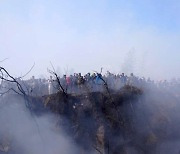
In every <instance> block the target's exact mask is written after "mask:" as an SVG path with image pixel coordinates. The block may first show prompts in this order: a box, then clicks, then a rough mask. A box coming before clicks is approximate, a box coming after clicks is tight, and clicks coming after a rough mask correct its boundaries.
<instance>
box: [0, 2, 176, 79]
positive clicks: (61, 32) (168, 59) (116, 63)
mask: <svg viewBox="0 0 180 154" xmlns="http://www.w3.org/2000/svg"><path fill="white" fill-rule="evenodd" d="M179 14H180V2H179V1H178V0H158V1H157V0H145V1H141V0H91V1H87V0H76V1H74V0H46V1H43V0H26V1H24V0H0V53H1V59H0V60H3V59H4V58H8V60H6V61H4V62H3V63H2V64H1V65H3V66H5V67H6V68H7V69H8V70H9V71H10V72H11V73H12V74H13V75H15V76H20V75H22V74H24V73H26V72H27V71H28V70H29V68H30V67H31V66H32V65H33V63H34V62H35V67H34V69H33V70H32V72H31V74H30V76H31V75H32V74H33V75H35V76H37V77H41V76H43V75H45V76H46V75H47V74H48V73H47V67H50V63H49V62H50V61H51V62H52V63H53V65H54V66H55V67H56V68H57V69H59V70H60V72H61V73H62V74H64V70H68V72H69V73H72V72H82V73H87V72H90V71H93V70H100V68H101V67H103V68H104V72H105V71H106V70H110V71H112V72H114V73H119V72H120V73H121V72H125V73H126V72H127V73H129V72H134V73H135V74H136V75H140V76H145V77H149V76H150V77H152V78H153V79H157V80H161V79H171V78H173V77H178V76H179V75H180V70H179V69H178V68H179V66H180V61H179V58H180V52H179V49H180V44H179V40H180V35H179V34H180V28H179V27H180V17H179ZM129 63H131V65H128V64H129ZM127 65H128V66H129V67H127ZM124 66H126V67H124ZM132 66H133V67H132Z"/></svg>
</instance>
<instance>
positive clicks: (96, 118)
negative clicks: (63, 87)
mask: <svg viewBox="0 0 180 154" xmlns="http://www.w3.org/2000/svg"><path fill="white" fill-rule="evenodd" d="M29 102H30V103H31V111H32V112H33V114H35V115H36V116H42V115H43V114H44V113H48V112H51V113H54V114H56V115H57V116H58V117H59V118H58V120H57V122H56V123H55V127H57V128H58V127H61V128H62V127H63V128H64V130H66V133H67V134H68V135H70V136H72V138H73V140H74V141H75V142H76V144H77V145H78V146H80V147H81V149H82V153H83V151H92V150H95V151H96V153H102V154H156V153H157V154H161V153H162V154H166V152H165V151H167V145H166V143H167V142H171V141H173V142H174V141H178V142H179V139H180V133H179V132H180V131H179V128H180V120H179V118H178V117H179V112H178V111H179V98H177V97H175V96H174V95H172V94H170V93H163V92H160V91H153V92H152V91H151V92H146V93H145V92H144V91H143V90H141V89H138V88H136V87H130V86H125V87H123V88H122V89H121V90H120V91H110V93H106V92H87V93H82V94H78V95H75V94H69V95H64V94H63V93H61V92H59V93H55V94H52V95H47V96H43V97H29ZM167 103H168V105H167ZM178 145H179V144H178ZM168 146H169V144H168ZM171 148H172V149H171ZM173 148H174V147H173V146H169V148H168V150H169V151H168V152H167V153H169V152H173V150H174V151H175V152H179V151H180V148H179V149H177V147H176V148H174V149H173ZM175 152H174V153H175ZM85 153H86V152H84V154H85Z"/></svg>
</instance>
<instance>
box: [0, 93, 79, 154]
mask: <svg viewBox="0 0 180 154" xmlns="http://www.w3.org/2000/svg"><path fill="white" fill-rule="evenodd" d="M56 123H57V117H56V116H55V115H53V114H45V115H42V116H35V115H32V113H30V112H29V110H28V109H27V108H26V107H25V105H24V104H23V100H22V99H20V98H17V96H16V97H13V96H11V97H8V98H3V99H2V98H1V103H0V125H1V127H0V136H1V137H0V153H1V152H8V153H9V154H19V153H24V154H58V153H61V154H75V153H79V149H78V147H77V146H76V144H75V143H74V142H73V140H72V139H71V137H70V136H68V134H66V132H65V131H64V130H63V129H61V128H56V127H55V124H56Z"/></svg>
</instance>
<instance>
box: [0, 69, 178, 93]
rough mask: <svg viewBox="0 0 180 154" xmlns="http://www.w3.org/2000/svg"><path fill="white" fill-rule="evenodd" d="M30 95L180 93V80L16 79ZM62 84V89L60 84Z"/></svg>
mask: <svg viewBox="0 0 180 154" xmlns="http://www.w3.org/2000/svg"><path fill="white" fill-rule="evenodd" d="M16 80H17V81H18V82H19V83H20V84H21V85H22V87H23V89H24V90H25V91H26V93H28V94H29V95H33V96H37V95H39V96H42V95H48V94H49V95H50V94H53V93H56V92H57V91H58V90H62V88H63V89H64V91H65V92H67V93H80V92H83V91H87V90H88V91H102V90H104V86H108V88H109V89H113V90H120V89H121V88H122V87H123V86H125V85H130V86H136V87H138V88H144V87H147V86H148V87H156V88H164V89H168V88H169V89H173V90H178V91H180V80H177V79H174V80H173V81H171V82H170V81H166V80H164V81H159V82H155V81H153V80H151V79H150V78H148V79H146V78H144V77H142V78H140V77H137V76H135V75H134V74H133V73H131V74H130V75H129V76H127V75H125V74H124V73H122V74H113V73H110V72H107V73H106V74H105V75H102V74H101V73H92V74H91V73H87V74H85V75H84V76H83V75H82V74H81V73H74V74H73V75H69V76H67V75H63V76H62V77H58V78H57V77H55V76H50V77H49V79H41V78H39V79H36V78H35V77H34V76H32V78H31V79H29V80H22V79H20V78H19V79H16ZM57 80H59V83H60V84H61V87H60V85H59V83H58V81H57ZM10 88H11V89H14V90H17V91H18V89H17V86H16V84H14V85H12V84H11V83H10V82H7V81H6V82H5V81H3V82H1V84H0V89H1V92H2V91H4V90H3V89H10Z"/></svg>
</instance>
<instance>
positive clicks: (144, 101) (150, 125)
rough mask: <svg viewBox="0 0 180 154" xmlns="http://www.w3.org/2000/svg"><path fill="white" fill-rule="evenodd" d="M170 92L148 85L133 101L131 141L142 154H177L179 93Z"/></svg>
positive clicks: (179, 145) (176, 91) (168, 89)
mask: <svg viewBox="0 0 180 154" xmlns="http://www.w3.org/2000/svg"><path fill="white" fill-rule="evenodd" d="M176 86H177V85H176ZM171 88H172V89H171ZM173 89H175V87H174V88H173V87H170V86H162V87H161V86H160V87H157V86H149V85H148V86H146V87H144V88H143V91H144V92H143V95H142V96H141V98H139V100H138V101H137V102H133V113H132V121H133V127H134V131H135V132H136V133H135V134H136V135H135V138H136V139H135V141H136V142H137V145H141V146H142V145H143V146H144V147H143V148H144V149H143V150H144V151H145V152H146V153H155V154H156V153H158V154H169V153H173V154H179V153H180V129H179V128H180V113H179V111H180V104H179V102H180V98H179V96H178V95H177V94H178V93H179V90H178V89H176V90H173Z"/></svg>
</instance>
